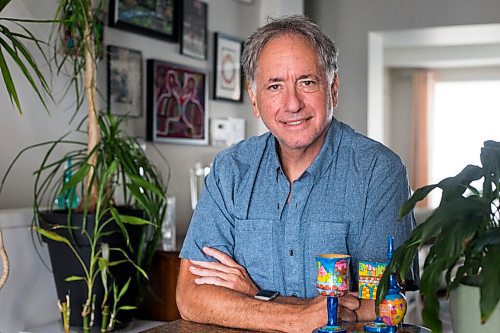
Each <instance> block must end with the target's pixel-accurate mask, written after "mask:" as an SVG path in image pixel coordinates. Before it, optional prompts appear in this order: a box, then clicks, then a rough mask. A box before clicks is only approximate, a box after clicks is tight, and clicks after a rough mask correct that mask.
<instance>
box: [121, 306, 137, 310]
mask: <svg viewBox="0 0 500 333" xmlns="http://www.w3.org/2000/svg"><path fill="white" fill-rule="evenodd" d="M135 309H137V306H133V305H122V306H120V307H119V308H118V310H135Z"/></svg>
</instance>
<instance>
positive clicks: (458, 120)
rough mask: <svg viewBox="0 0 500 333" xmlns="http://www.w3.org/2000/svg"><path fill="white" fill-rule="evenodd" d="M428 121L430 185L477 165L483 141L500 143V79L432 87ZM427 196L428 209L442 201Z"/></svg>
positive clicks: (439, 82)
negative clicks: (465, 167) (467, 167)
mask: <svg viewBox="0 0 500 333" xmlns="http://www.w3.org/2000/svg"><path fill="white" fill-rule="evenodd" d="M433 95H434V96H433V100H431V105H432V106H431V108H430V112H429V115H428V117H429V118H428V119H429V127H428V131H429V141H428V142H429V143H428V144H429V147H428V149H429V152H428V157H429V175H428V176H429V183H430V184H433V183H436V182H438V181H439V180H441V179H443V178H446V177H449V176H453V175H455V174H457V173H458V172H460V171H461V170H462V169H463V167H464V166H465V165H467V164H476V165H480V159H479V153H480V148H481V147H482V145H483V142H484V141H486V140H495V141H500V78H499V79H497V80H478V79H477V78H475V79H474V80H450V81H447V80H440V78H439V75H438V77H437V79H436V82H435V83H434V89H433ZM433 192H434V193H432V194H431V196H430V203H429V205H430V207H436V206H437V205H438V204H439V200H440V198H441V195H440V193H438V191H433Z"/></svg>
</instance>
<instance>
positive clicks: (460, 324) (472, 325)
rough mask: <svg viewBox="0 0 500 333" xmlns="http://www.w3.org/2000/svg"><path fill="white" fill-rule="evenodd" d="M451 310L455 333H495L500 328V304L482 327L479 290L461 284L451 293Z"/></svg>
mask: <svg viewBox="0 0 500 333" xmlns="http://www.w3.org/2000/svg"><path fill="white" fill-rule="evenodd" d="M450 310H451V319H452V325H453V332H454V333H471V332H481V333H493V332H498V330H499V327H500V304H497V306H496V308H495V310H494V311H493V313H492V314H491V317H490V318H489V319H488V321H487V322H486V323H485V324H484V325H481V313H480V309H479V288H478V287H473V286H468V285H465V284H460V285H459V286H458V287H457V288H456V289H454V290H452V291H451V293H450Z"/></svg>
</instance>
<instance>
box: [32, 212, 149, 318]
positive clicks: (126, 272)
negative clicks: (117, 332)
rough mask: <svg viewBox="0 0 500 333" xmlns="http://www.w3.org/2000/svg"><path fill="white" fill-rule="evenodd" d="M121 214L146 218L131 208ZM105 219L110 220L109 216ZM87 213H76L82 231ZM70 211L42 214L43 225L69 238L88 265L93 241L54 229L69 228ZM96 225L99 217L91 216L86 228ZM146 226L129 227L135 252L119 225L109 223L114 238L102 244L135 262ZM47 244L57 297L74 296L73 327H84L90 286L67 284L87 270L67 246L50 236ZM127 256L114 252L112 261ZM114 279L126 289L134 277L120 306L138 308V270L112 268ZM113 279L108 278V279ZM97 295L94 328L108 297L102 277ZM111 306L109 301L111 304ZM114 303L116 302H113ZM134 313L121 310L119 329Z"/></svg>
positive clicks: (76, 223)
mask: <svg viewBox="0 0 500 333" xmlns="http://www.w3.org/2000/svg"><path fill="white" fill-rule="evenodd" d="M118 211H119V212H120V214H126V215H132V216H138V217H143V212H142V211H140V210H134V209H131V208H129V207H119V208H118ZM104 218H109V216H106V217H104ZM82 220H83V214H77V213H72V218H71V223H72V225H73V226H77V227H79V228H81V226H82ZM67 224H68V212H67V211H66V210H56V211H51V212H42V213H41V215H40V226H41V227H42V228H44V229H47V230H51V231H53V232H56V233H58V234H59V235H61V236H64V237H66V238H68V239H69V240H70V241H71V243H72V245H73V246H74V247H75V249H76V251H77V252H78V254H79V255H80V256H81V257H82V259H83V261H84V262H85V263H88V262H89V260H90V259H89V258H90V253H91V248H90V245H89V241H88V239H87V237H86V236H85V235H83V234H82V233H81V229H75V230H74V231H73V232H72V233H71V232H70V231H69V230H68V229H67V228H57V229H52V226H53V225H67ZM94 225H95V216H94V215H88V216H87V226H86V229H87V231H88V232H89V233H91V232H92V230H93V228H94ZM143 228H145V227H144V226H127V232H128V234H129V238H130V243H131V244H132V248H134V252H132V253H131V251H130V250H129V249H128V248H127V244H126V241H125V238H124V237H123V234H122V233H121V231H120V229H119V227H118V226H117V225H116V224H115V223H109V224H108V226H107V227H106V231H115V232H114V233H113V234H111V235H107V236H105V237H103V238H102V239H101V240H100V242H99V243H102V242H106V243H108V244H109V247H119V248H122V249H123V250H125V251H126V252H127V254H128V256H129V257H130V258H131V259H132V260H135V253H137V247H138V244H139V241H140V238H141V234H142V232H143ZM42 239H43V241H44V242H46V243H47V245H48V248H49V255H50V261H51V263H52V271H53V275H54V280H55V284H56V290H57V296H58V298H59V299H60V300H65V297H66V295H67V294H69V295H70V306H71V315H70V324H71V326H76V327H81V326H83V321H82V317H81V312H82V308H83V304H84V303H85V300H86V299H87V286H86V284H85V282H84V281H70V282H68V281H65V279H66V278H67V277H69V276H84V270H83V268H82V266H81V264H80V262H79V261H78V260H77V258H76V256H75V254H74V253H73V252H72V251H71V249H70V248H69V247H68V246H67V245H66V244H64V243H60V242H55V241H53V240H51V239H48V238H46V237H42ZM122 258H123V257H122V256H121V255H118V254H116V253H113V252H112V251H110V261H113V260H120V259H122ZM110 270H111V274H112V276H113V278H114V279H115V280H116V281H117V283H118V285H119V286H122V285H123V284H124V283H125V282H126V281H127V280H128V279H129V278H130V277H131V278H132V281H131V284H130V286H129V288H128V291H127V294H126V295H125V296H124V297H122V299H121V300H120V305H124V304H126V305H134V303H135V300H136V297H137V289H138V288H137V284H136V279H135V274H136V269H135V268H134V267H133V266H132V265H131V264H129V263H122V264H119V265H116V266H113V267H111V268H110ZM109 278H110V277H109V276H108V279H109ZM92 292H93V294H94V295H96V302H95V311H94V327H100V325H101V321H102V313H101V310H100V307H101V303H102V300H103V297H104V288H103V286H102V281H101V276H100V274H99V275H98V277H97V279H96V281H95V283H94V288H93V291H92ZM108 297H109V299H110V300H112V298H113V292H112V291H111V290H110V292H109V296H108ZM108 303H109V302H108ZM110 304H112V302H111V303H110ZM132 316H133V313H131V311H121V312H119V313H118V317H117V318H118V322H117V324H116V325H115V326H116V327H117V328H120V327H123V326H126V325H127V324H128V323H129V322H130V321H131V319H132Z"/></svg>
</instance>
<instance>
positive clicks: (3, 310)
mask: <svg viewBox="0 0 500 333" xmlns="http://www.w3.org/2000/svg"><path fill="white" fill-rule="evenodd" d="M32 216H33V214H32V212H31V209H16V210H14V209H7V210H0V227H1V228H2V232H3V238H4V245H5V249H6V250H7V253H8V256H9V262H10V274H9V278H8V279H7V283H6V284H5V285H4V286H3V288H2V289H0V332H2V333H15V332H19V331H21V330H24V329H28V328H30V327H37V326H39V325H41V324H46V323H49V322H52V321H55V320H57V319H58V318H59V311H58V309H57V292H56V288H55V284H54V278H53V276H52V272H51V271H50V270H49V268H48V267H51V266H50V260H49V254H48V250H47V247H46V246H40V243H39V242H38V240H36V241H33V239H32V236H34V237H37V236H36V235H33V234H32V231H31V228H30V226H31V218H32ZM44 263H46V264H47V266H44Z"/></svg>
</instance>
